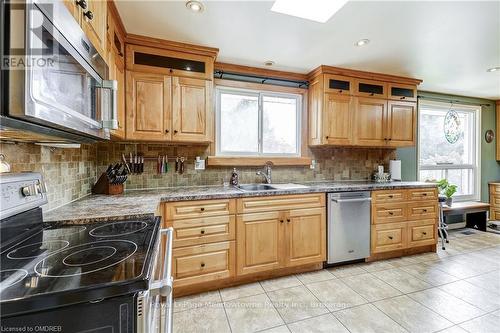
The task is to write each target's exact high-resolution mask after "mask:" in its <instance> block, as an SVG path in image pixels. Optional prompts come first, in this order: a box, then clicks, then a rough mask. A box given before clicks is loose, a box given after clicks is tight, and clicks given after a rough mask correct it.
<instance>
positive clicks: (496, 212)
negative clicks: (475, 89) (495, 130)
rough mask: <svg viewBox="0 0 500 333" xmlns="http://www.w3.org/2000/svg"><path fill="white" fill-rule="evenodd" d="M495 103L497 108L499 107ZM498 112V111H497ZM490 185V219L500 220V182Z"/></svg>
mask: <svg viewBox="0 0 500 333" xmlns="http://www.w3.org/2000/svg"><path fill="white" fill-rule="evenodd" d="M499 107H500V106H499V104H497V108H499ZM497 114H499V113H497ZM489 187H490V220H496V221H500V182H491V183H490V184H489Z"/></svg>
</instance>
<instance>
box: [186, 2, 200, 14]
mask: <svg viewBox="0 0 500 333" xmlns="http://www.w3.org/2000/svg"><path fill="white" fill-rule="evenodd" d="M186 7H187V8H188V9H191V10H192V11H193V12H197V13H200V12H202V11H203V4H202V3H201V2H199V1H196V0H190V1H188V2H186Z"/></svg>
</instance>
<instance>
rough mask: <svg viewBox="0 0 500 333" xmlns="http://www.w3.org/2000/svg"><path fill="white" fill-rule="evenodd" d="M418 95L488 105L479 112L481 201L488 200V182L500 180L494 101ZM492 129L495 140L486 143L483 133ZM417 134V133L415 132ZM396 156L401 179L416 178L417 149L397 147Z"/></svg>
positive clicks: (423, 92)
mask: <svg viewBox="0 0 500 333" xmlns="http://www.w3.org/2000/svg"><path fill="white" fill-rule="evenodd" d="M418 95H419V96H422V98H424V99H425V97H428V98H432V97H434V98H445V99H452V100H454V101H460V102H467V103H477V104H489V105H490V106H483V108H482V112H481V135H480V139H481V201H484V202H488V200H489V199H488V182H490V181H492V180H500V162H497V161H496V157H495V147H496V140H498V135H499V134H500V133H496V130H495V124H496V116H495V101H490V100H485V99H481V98H474V97H463V96H455V95H445V94H439V93H433V92H427V91H419V92H418ZM489 129H492V130H494V131H495V140H494V141H493V142H491V143H486V141H485V140H484V134H485V132H486V131H487V130H489ZM417 135H418V134H417ZM397 156H398V158H399V159H401V173H402V174H401V176H402V178H403V180H416V179H417V149H416V147H411V148H400V149H397Z"/></svg>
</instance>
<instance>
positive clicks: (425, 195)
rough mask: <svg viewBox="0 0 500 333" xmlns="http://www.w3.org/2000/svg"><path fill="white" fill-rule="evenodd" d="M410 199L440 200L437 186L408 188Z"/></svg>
mask: <svg viewBox="0 0 500 333" xmlns="http://www.w3.org/2000/svg"><path fill="white" fill-rule="evenodd" d="M408 200H409V201H415V200H436V202H437V200H438V192H437V188H422V189H410V190H408Z"/></svg>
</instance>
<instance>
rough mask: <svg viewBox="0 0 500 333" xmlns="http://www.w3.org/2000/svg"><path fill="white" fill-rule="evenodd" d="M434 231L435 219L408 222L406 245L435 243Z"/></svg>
mask: <svg viewBox="0 0 500 333" xmlns="http://www.w3.org/2000/svg"><path fill="white" fill-rule="evenodd" d="M436 232H437V226H436V221H435V220H422V221H411V222H408V247H414V246H422V245H433V244H436V242H437V237H436Z"/></svg>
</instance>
